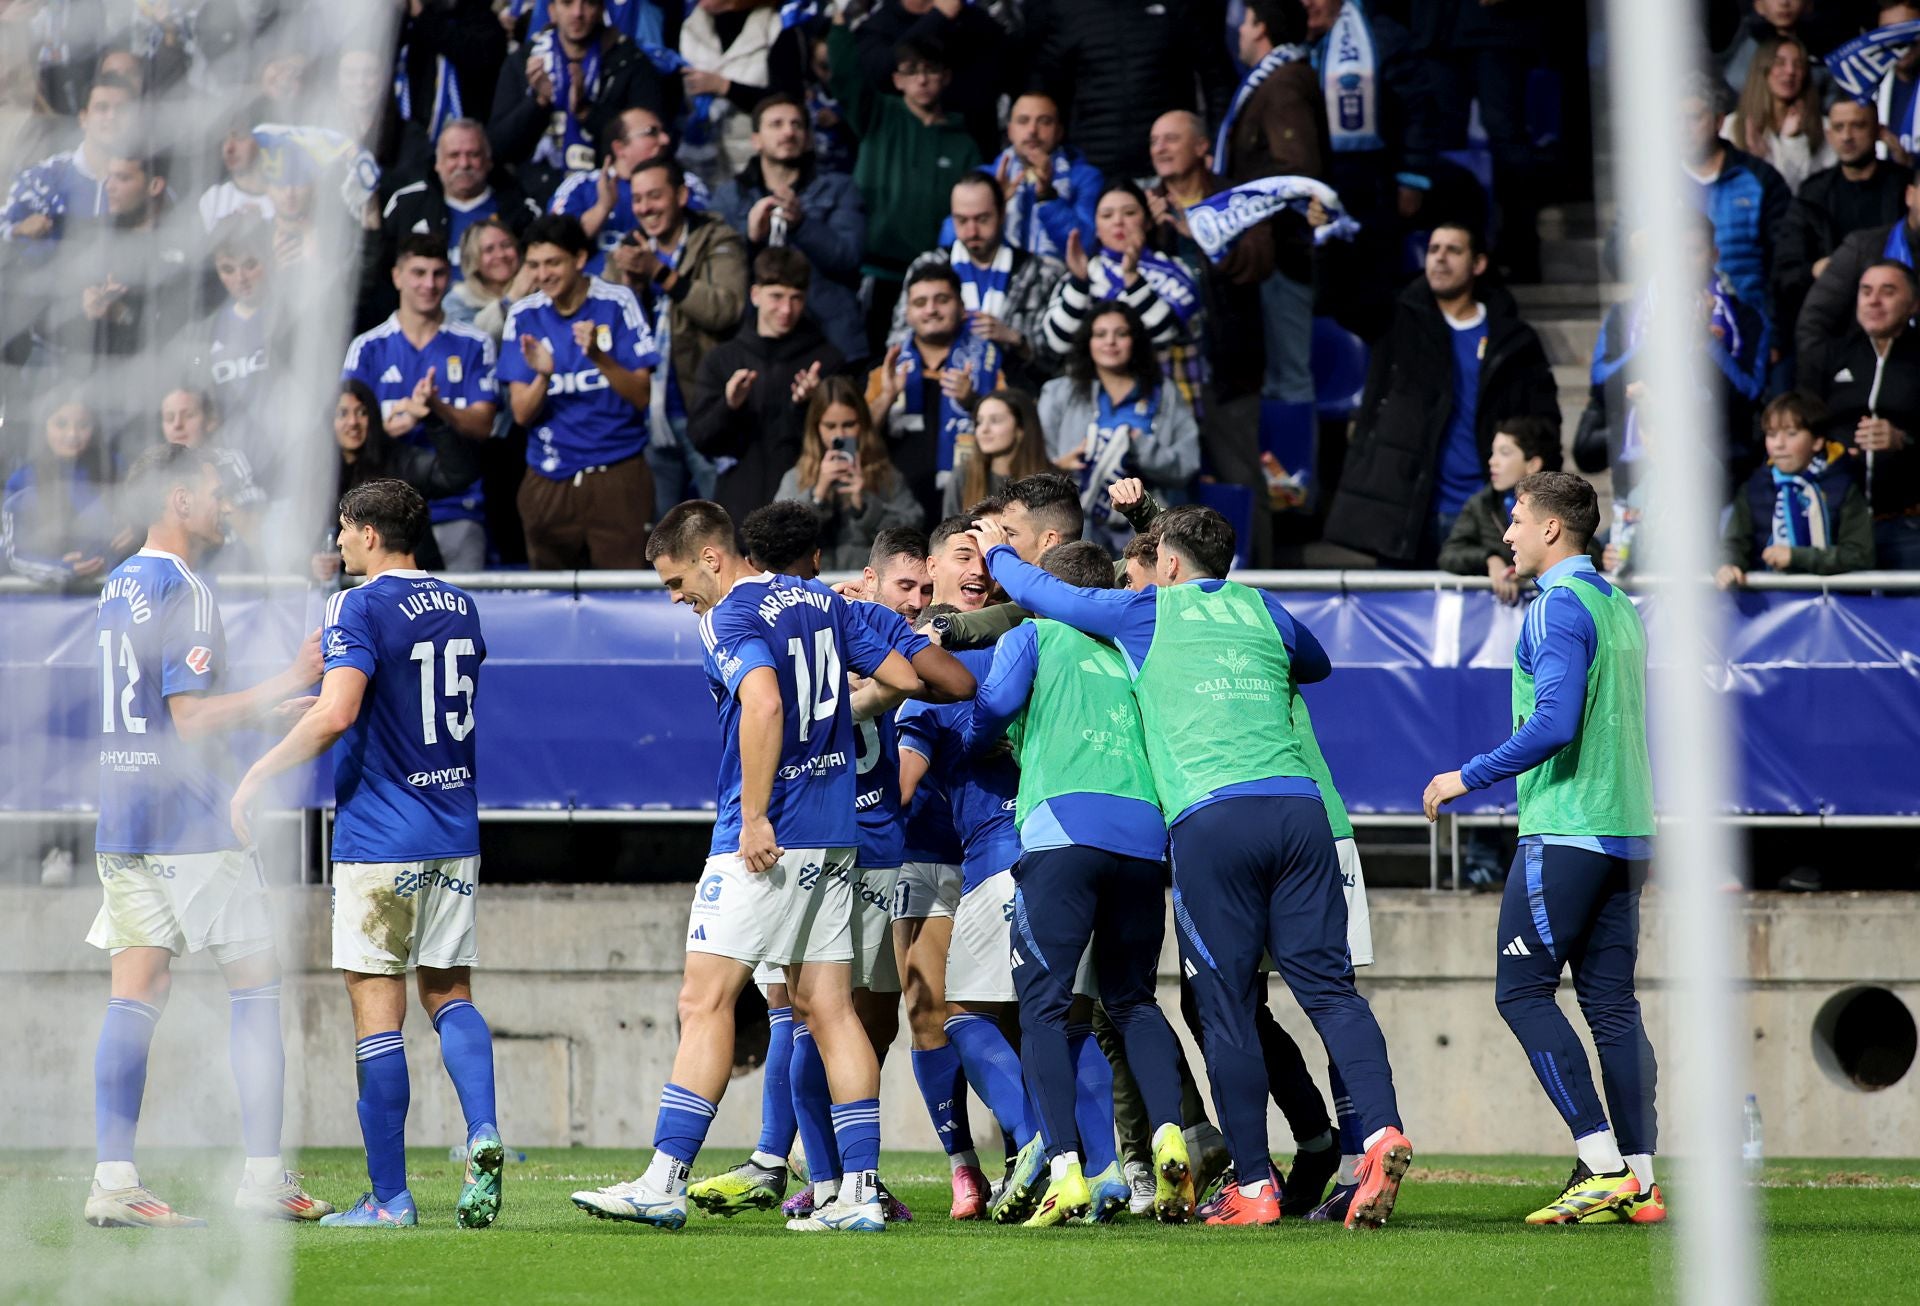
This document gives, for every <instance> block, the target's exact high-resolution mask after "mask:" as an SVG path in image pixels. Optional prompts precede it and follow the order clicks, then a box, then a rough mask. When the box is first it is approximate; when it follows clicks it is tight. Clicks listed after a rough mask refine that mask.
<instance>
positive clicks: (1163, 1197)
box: [1153, 1124, 1193, 1224]
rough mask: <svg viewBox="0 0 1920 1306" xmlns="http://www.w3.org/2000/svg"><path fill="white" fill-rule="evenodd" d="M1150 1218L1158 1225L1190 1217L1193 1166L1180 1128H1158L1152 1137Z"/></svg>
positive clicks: (1167, 1126)
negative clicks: (1157, 1222)
mask: <svg viewBox="0 0 1920 1306" xmlns="http://www.w3.org/2000/svg"><path fill="white" fill-rule="evenodd" d="M1153 1215H1154V1218H1155V1219H1156V1220H1158V1221H1160V1223H1161V1224H1185V1223H1186V1222H1187V1221H1188V1220H1190V1219H1192V1218H1193V1167H1192V1165H1191V1164H1189V1162H1188V1161H1187V1140H1186V1137H1185V1136H1184V1135H1183V1134H1181V1132H1180V1126H1179V1125H1174V1124H1166V1125H1161V1126H1160V1128H1158V1129H1157V1130H1155V1131H1154V1134H1153Z"/></svg>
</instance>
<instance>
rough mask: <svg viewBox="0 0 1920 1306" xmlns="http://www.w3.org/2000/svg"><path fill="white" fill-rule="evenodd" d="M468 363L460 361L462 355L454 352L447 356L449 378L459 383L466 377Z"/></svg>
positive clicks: (456, 383)
mask: <svg viewBox="0 0 1920 1306" xmlns="http://www.w3.org/2000/svg"><path fill="white" fill-rule="evenodd" d="M466 374H467V368H466V364H464V363H462V362H461V361H460V355H458V354H452V355H449V356H448V358H447V380H449V381H451V382H453V383H454V384H455V385H459V384H460V382H462V381H463V380H465V379H466Z"/></svg>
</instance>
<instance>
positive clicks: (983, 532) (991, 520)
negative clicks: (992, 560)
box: [973, 517, 1007, 558]
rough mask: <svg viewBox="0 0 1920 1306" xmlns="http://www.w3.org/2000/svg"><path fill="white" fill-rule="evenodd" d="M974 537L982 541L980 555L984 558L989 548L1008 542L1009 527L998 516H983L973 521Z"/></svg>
mask: <svg viewBox="0 0 1920 1306" xmlns="http://www.w3.org/2000/svg"><path fill="white" fill-rule="evenodd" d="M973 537H974V538H975V539H976V540H978V541H980V556H981V557H983V558H984V557H986V555H987V550H988V549H991V548H992V547H993V546H994V545H996V544H1005V543H1006V542H1007V528H1006V527H1004V526H1002V525H1001V524H1000V519H999V518H998V517H981V518H978V519H976V520H975V521H974V523H973Z"/></svg>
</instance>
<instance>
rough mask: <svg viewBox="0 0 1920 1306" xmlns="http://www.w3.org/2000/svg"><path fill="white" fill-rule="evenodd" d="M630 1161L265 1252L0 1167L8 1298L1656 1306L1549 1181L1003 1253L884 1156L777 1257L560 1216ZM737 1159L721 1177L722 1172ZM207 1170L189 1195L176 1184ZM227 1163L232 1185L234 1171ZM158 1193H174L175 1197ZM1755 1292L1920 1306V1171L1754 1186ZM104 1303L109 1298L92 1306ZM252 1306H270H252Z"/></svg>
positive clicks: (1635, 1266)
mask: <svg viewBox="0 0 1920 1306" xmlns="http://www.w3.org/2000/svg"><path fill="white" fill-rule="evenodd" d="M646 1155H647V1154H646V1153H644V1152H616V1151H601V1150H573V1151H539V1152H534V1153H532V1154H530V1156H529V1159H528V1161H527V1162H526V1163H524V1164H509V1165H508V1167H507V1176H506V1203H505V1207H504V1210H503V1212H502V1214H501V1218H500V1221H499V1223H498V1224H497V1225H495V1226H494V1227H493V1228H492V1229H489V1230H485V1231H480V1232H474V1231H467V1230H462V1229H459V1228H456V1227H455V1226H454V1223H453V1203H454V1199H455V1198H456V1197H457V1195H458V1193H459V1170H458V1168H457V1167H456V1166H454V1165H453V1164H451V1163H450V1162H448V1161H447V1159H446V1154H445V1153H444V1152H431V1151H428V1150H425V1149H416V1150H415V1151H413V1152H412V1153H410V1155H409V1158H408V1160H409V1165H408V1172H409V1176H410V1183H411V1185H412V1189H413V1192H414V1195H415V1198H416V1200H417V1201H418V1202H419V1204H420V1210H421V1220H422V1223H421V1227H420V1228H418V1229H415V1230H407V1231H389V1230H372V1231H353V1230H337V1231H336V1230H321V1229H318V1228H311V1227H301V1228H295V1229H284V1230H282V1229H277V1228H275V1229H269V1230H267V1231H265V1232H264V1233H263V1232H261V1231H259V1230H249V1229H247V1228H245V1227H236V1226H235V1225H234V1223H233V1220H232V1218H231V1215H230V1213H229V1212H227V1211H226V1210H225V1202H226V1200H227V1199H228V1198H230V1197H231V1187H230V1184H231V1180H230V1178H228V1177H227V1176H226V1174H225V1171H226V1170H227V1169H229V1168H231V1167H230V1166H229V1164H228V1163H227V1162H226V1161H225V1160H224V1159H223V1160H222V1161H221V1163H220V1164H219V1166H218V1170H219V1172H220V1179H221V1182H219V1183H213V1182H212V1181H211V1180H210V1179H209V1178H208V1175H209V1167H208V1166H207V1165H206V1163H205V1158H198V1157H196V1158H186V1157H182V1156H181V1155H180V1154H169V1153H166V1152H162V1151H155V1152H153V1153H152V1154H149V1155H145V1156H143V1158H142V1163H141V1169H142V1174H143V1176H144V1177H145V1178H146V1179H147V1180H148V1181H149V1182H150V1183H152V1184H153V1185H154V1186H155V1187H156V1188H157V1189H159V1190H160V1191H161V1192H162V1194H163V1195H165V1196H167V1197H168V1198H169V1199H170V1200H172V1201H174V1202H176V1203H177V1204H178V1205H179V1206H180V1207H181V1208H182V1209H185V1210H190V1211H193V1212H195V1213H200V1214H204V1215H206V1216H208V1217H209V1218H210V1220H211V1222H212V1224H213V1227H212V1228H211V1229H208V1230H206V1231H204V1232H180V1233H173V1234H156V1233H149V1232H143V1231H132V1230H111V1231H108V1230H96V1229H91V1228H88V1227H86V1226H84V1225H83V1224H82V1223H81V1221H80V1206H81V1203H82V1201H83V1200H84V1197H85V1191H86V1184H87V1182H88V1179H89V1178H90V1174H91V1166H90V1165H89V1164H88V1162H87V1159H86V1158H85V1157H84V1156H83V1155H80V1154H74V1153H61V1154H57V1155H56V1154H38V1155H21V1154H13V1155H10V1156H4V1157H0V1244H4V1246H5V1247H6V1252H5V1254H4V1256H0V1299H4V1300H5V1301H7V1302H40V1301H59V1300H77V1301H88V1302H94V1301H99V1300H103V1299H108V1300H114V1299H117V1300H123V1301H130V1300H137V1301H140V1302H143V1303H145V1302H163V1301H181V1300H192V1301H196V1302H210V1301H212V1300H214V1299H215V1297H216V1296H225V1298H226V1299H227V1300H241V1301H249V1302H252V1301H259V1300H262V1299H263V1294H261V1293H260V1292H259V1291H258V1290H257V1283H256V1286H255V1287H254V1288H252V1289H246V1288H243V1289H241V1290H240V1291H239V1292H238V1293H237V1295H235V1294H233V1292H232V1290H231V1289H229V1292H228V1293H226V1294H222V1293H219V1292H218V1291H217V1290H216V1289H215V1285H217V1284H218V1283H219V1282H220V1281H221V1280H222V1279H223V1278H226V1277H230V1276H231V1275H232V1274H233V1273H234V1271H233V1270H232V1266H233V1264H234V1263H235V1262H236V1261H238V1260H239V1259H241V1258H244V1257H246V1256H248V1255H253V1256H255V1257H256V1258H257V1260H258V1261H259V1262H260V1263H263V1264H264V1265H265V1266H266V1267H267V1269H266V1271H265V1272H264V1274H265V1275H266V1276H267V1282H269V1283H270V1282H272V1278H271V1276H272V1275H273V1274H274V1273H276V1272H277V1271H278V1267H280V1266H281V1265H282V1262H280V1261H279V1260H278V1256H279V1254H280V1253H279V1251H278V1250H268V1251H265V1252H263V1251H262V1248H263V1246H264V1247H266V1248H269V1249H282V1248H283V1249H284V1251H285V1254H286V1255H287V1256H288V1257H290V1261H291V1266H292V1300H294V1301H296V1302H301V1303H309V1302H310V1303H327V1304H329V1306H331V1304H333V1303H343V1304H348V1303H360V1302H366V1303H379V1304H381V1306H394V1304H395V1303H415V1302H422V1303H424V1302H461V1303H487V1302H589V1303H610V1302H631V1301H651V1302H663V1303H666V1302H711V1303H715V1304H716V1306H723V1304H725V1303H731V1302H742V1301H745V1302H755V1303H764V1302H812V1301H823V1302H833V1303H836V1304H839V1303H847V1304H852V1303H862V1302H903V1301H904V1302H910V1303H912V1304H913V1306H951V1304H953V1303H965V1302H1039V1303H1074V1302H1107V1303H1112V1302H1174V1301H1196V1302H1214V1301H1262V1302H1300V1303H1320V1302H1327V1303H1338V1302H1344V1301H1358V1300H1364V1301H1370V1302H1371V1301H1378V1302H1445V1303H1462V1302H1482V1301H1484V1302H1597V1303H1608V1304H1609V1306H1622V1304H1625V1303H1632V1304H1633V1306H1638V1303H1641V1302H1644V1301H1664V1300H1668V1299H1671V1298H1672V1296H1673V1282H1674V1271H1675V1249H1676V1243H1675V1240H1674V1233H1675V1231H1674V1228H1673V1227H1672V1225H1671V1224H1670V1225H1669V1226H1667V1227H1664V1228H1634V1227H1621V1226H1610V1227H1600V1228H1584V1229H1583V1228H1570V1229H1529V1228H1526V1227H1525V1226H1523V1225H1522V1224H1521V1223H1520V1221H1521V1218H1522V1217H1523V1216H1524V1215H1525V1214H1526V1213H1527V1212H1528V1211H1529V1210H1531V1209H1533V1208H1534V1207H1535V1206H1538V1205H1540V1204H1541V1203H1542V1202H1543V1201H1544V1200H1545V1199H1547V1198H1549V1197H1551V1196H1553V1195H1554V1193H1556V1192H1557V1191H1558V1187H1559V1184H1560V1183H1561V1182H1563V1181H1564V1179H1565V1176H1566V1170H1567V1166H1568V1165H1569V1164H1570V1163H1569V1162H1567V1161H1562V1160H1558V1159H1547V1158H1539V1157H1462V1156H1434V1157H1422V1158H1420V1160H1419V1162H1418V1163H1417V1164H1416V1167H1415V1169H1414V1171H1413V1172H1412V1174H1411V1175H1410V1176H1409V1180H1408V1183H1407V1185H1406V1187H1405V1188H1404V1189H1403V1190H1402V1194H1401V1201H1400V1206H1399V1209H1398V1210H1397V1211H1396V1212H1395V1213H1394V1217H1393V1222H1392V1224H1391V1225H1390V1226H1388V1228H1387V1229H1386V1230H1384V1231H1382V1232H1380V1233H1376V1234H1358V1235H1356V1234H1350V1233H1348V1232H1346V1231H1345V1230H1343V1229H1340V1228H1338V1227H1329V1226H1326V1225H1314V1224H1307V1223H1305V1222H1301V1221H1295V1220H1291V1219H1289V1220H1287V1221H1285V1222H1284V1223H1283V1224H1282V1225H1281V1226H1280V1227H1278V1228H1276V1229H1205V1228H1162V1227H1159V1226H1157V1225H1154V1224H1152V1223H1150V1222H1143V1221H1137V1220H1135V1221H1123V1222H1121V1223H1120V1224H1117V1225H1115V1226H1113V1227H1111V1228H1099V1229H1090V1228H1068V1229H1051V1230H1027V1229H1001V1228H996V1227H993V1226H990V1225H979V1224H967V1225H961V1224H954V1223H952V1222H950V1221H949V1220H948V1219H947V1218H946V1205H947V1184H946V1178H945V1171H946V1167H945V1164H944V1161H943V1160H942V1158H940V1157H938V1156H934V1155H931V1154H924V1153H898V1154H889V1155H888V1156H887V1158H886V1167H885V1173H886V1174H888V1175H889V1176H891V1177H892V1181H893V1186H894V1188H895V1191H896V1192H898V1193H899V1194H900V1195H901V1196H902V1197H903V1198H904V1199H905V1200H906V1201H907V1202H908V1204H909V1205H911V1206H912V1208H913V1210H914V1214H915V1219H914V1221H913V1223H911V1224H909V1225H905V1226H895V1227H892V1228H890V1229H889V1230H888V1231H887V1232H886V1233H885V1234H883V1235H845V1236H837V1235H816V1236H813V1237H806V1236H803V1235H800V1234H789V1233H787V1232H786V1230H785V1229H784V1228H782V1226H781V1223H780V1221H779V1220H778V1219H777V1218H775V1217H774V1216H771V1215H757V1214H756V1215H748V1216H741V1217H738V1218H736V1219H734V1220H731V1221H723V1220H717V1219H711V1218H707V1217H704V1216H701V1215H700V1214H699V1213H698V1212H694V1213H693V1214H692V1215H691V1216H690V1218H689V1223H688V1225H687V1228H686V1229H685V1230H684V1231H682V1232H680V1233H677V1234H673V1233H662V1232H660V1231H657V1230H653V1229H644V1228H640V1227H637V1226H633V1225H626V1224H617V1223H613V1222H611V1221H601V1220H594V1219H591V1218H589V1217H588V1216H586V1215H585V1214H583V1213H581V1212H579V1211H577V1210H575V1209H574V1207H573V1206H572V1204H571V1203H569V1202H568V1200H567V1194H568V1193H569V1192H570V1191H572V1190H573V1189H576V1188H583V1187H594V1186H598V1185H600V1184H603V1183H607V1182H610V1181H612V1180H614V1179H624V1178H630V1177H631V1176H632V1175H634V1174H636V1173H638V1172H639V1170H640V1169H641V1168H642V1167H643V1166H644V1164H645V1161H646ZM737 1159H738V1158H736V1157H734V1156H732V1155H731V1153H726V1154H717V1155H715V1156H714V1157H713V1158H712V1160H713V1162H714V1166H713V1167H711V1168H717V1167H718V1166H719V1165H722V1164H728V1163H731V1162H732V1161H733V1160H737ZM189 1162H190V1163H191V1165H192V1166H196V1167H198V1168H199V1174H200V1175H201V1182H200V1183H199V1184H196V1183H194V1182H193V1181H192V1180H191V1179H185V1178H180V1177H179V1176H180V1174H181V1172H182V1169H183V1167H184V1166H187V1165H188V1164H189ZM234 1164H237V1162H236V1163H234ZM298 1164H300V1165H301V1166H303V1167H304V1169H305V1173H306V1177H307V1186H308V1190H309V1191H311V1192H313V1193H314V1194H315V1195H316V1196H321V1197H325V1198H327V1199H328V1200H330V1201H333V1202H335V1203H337V1204H344V1203H346V1202H348V1201H351V1200H352V1199H353V1198H354V1197H355V1196H356V1195H357V1194H358V1193H359V1192H360V1191H361V1189H362V1187H363V1186H364V1183H365V1177H364V1173H363V1171H362V1168H361V1158H360V1156H359V1154H358V1153H357V1152H353V1151H349V1150H345V1149H328V1150H310V1151H307V1152H305V1153H303V1154H302V1155H301V1156H300V1158H299V1162H298ZM170 1172H171V1174H172V1175H173V1176H174V1182H171V1183H170V1182H168V1179H169V1175H170ZM1668 1177H1672V1178H1677V1179H1678V1182H1677V1183H1675V1184H1674V1186H1673V1187H1672V1188H1671V1189H1667V1187H1666V1182H1665V1178H1667V1177H1663V1183H1662V1187H1663V1190H1666V1191H1668V1192H1669V1204H1670V1206H1671V1207H1672V1208H1673V1210H1674V1212H1675V1220H1676V1221H1677V1220H1680V1219H1684V1218H1685V1215H1686V1212H1687V1209H1688V1206H1689V1204H1690V1203H1693V1202H1698V1201H1701V1200H1706V1195H1703V1194H1698V1193H1693V1192H1690V1191H1689V1190H1688V1189H1687V1187H1686V1184H1685V1175H1684V1167H1682V1173H1681V1174H1680V1175H1678V1176H1668ZM1765 1182H1766V1186H1765V1187H1764V1188H1762V1189H1761V1191H1760V1208H1761V1211H1762V1214H1763V1217H1764V1221H1765V1235H1764V1238H1765V1241H1764V1273H1765V1274H1766V1276H1767V1279H1768V1281H1769V1285H1770V1288H1771V1291H1772V1295H1773V1298H1774V1300H1776V1301H1808V1300H1814V1299H1816V1298H1817V1299H1820V1300H1823V1301H1825V1302H1829V1303H1839V1302H1853V1301H1859V1302H1869V1301H1871V1302H1884V1301H1895V1300H1905V1301H1920V1162H1901V1161H1892V1162H1865V1161H1794V1162H1788V1163H1783V1164H1775V1165H1772V1166H1770V1167H1769V1168H1768V1170H1767V1173H1766V1175H1765ZM103 1287H104V1288H106V1291H104V1292H103V1291H102V1288H103ZM267 1295H268V1296H270V1294H267Z"/></svg>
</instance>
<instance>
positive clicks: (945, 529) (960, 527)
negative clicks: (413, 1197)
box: [927, 512, 973, 558]
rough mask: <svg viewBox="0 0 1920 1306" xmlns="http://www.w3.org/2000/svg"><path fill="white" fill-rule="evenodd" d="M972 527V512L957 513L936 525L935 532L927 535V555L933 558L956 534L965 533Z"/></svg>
mask: <svg viewBox="0 0 1920 1306" xmlns="http://www.w3.org/2000/svg"><path fill="white" fill-rule="evenodd" d="M972 529H973V514H971V513H964V512H962V513H956V514H955V515H953V516H951V517H949V518H947V519H946V520H945V521H943V522H941V523H940V524H939V525H938V526H936V527H934V528H933V533H932V534H930V535H928V536H927V556H928V557H929V558H931V557H932V556H933V555H934V554H936V553H938V552H940V550H942V549H944V548H946V547H947V541H948V540H950V539H952V538H953V537H954V536H956V535H965V534H966V533H967V532H969V531H971V530H972Z"/></svg>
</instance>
